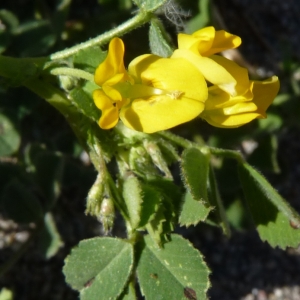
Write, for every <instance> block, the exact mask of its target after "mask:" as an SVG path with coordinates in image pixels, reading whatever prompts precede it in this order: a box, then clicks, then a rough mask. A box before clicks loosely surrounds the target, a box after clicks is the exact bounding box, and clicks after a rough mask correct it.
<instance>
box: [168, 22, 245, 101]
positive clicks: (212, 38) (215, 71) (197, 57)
mask: <svg viewBox="0 0 300 300" xmlns="http://www.w3.org/2000/svg"><path fill="white" fill-rule="evenodd" d="M240 44H241V39H240V38H239V37H238V36H235V35H232V34H230V33H228V32H226V31H224V30H219V31H215V29H214V28H213V27H206V28H203V29H201V30H198V31H196V32H194V33H193V34H192V35H187V34H179V35H178V49H177V50H175V51H174V53H173V55H172V57H181V58H185V59H186V60H188V61H189V62H191V63H192V64H194V65H195V66H196V67H197V68H198V69H199V71H200V72H201V73H202V74H203V76H204V77H205V79H206V80H207V81H209V82H210V83H212V84H213V85H217V86H218V87H219V88H220V89H222V90H223V91H225V92H227V93H229V94H230V95H231V96H236V95H238V94H244V93H246V92H247V90H248V87H249V78H248V71H247V69H245V68H242V67H240V66H238V65H237V64H236V63H234V62H232V61H230V60H228V59H226V58H225V57H221V56H217V55H213V54H215V53H218V52H221V51H224V50H226V49H232V48H236V47H238V46H239V45H240ZM208 56H209V57H208Z"/></svg>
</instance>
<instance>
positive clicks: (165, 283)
mask: <svg viewBox="0 0 300 300" xmlns="http://www.w3.org/2000/svg"><path fill="white" fill-rule="evenodd" d="M139 252H140V259H139V261H138V265H137V275H138V281H139V284H140V287H141V291H142V294H143V295H144V296H145V297H146V299H147V300H157V299H166V300H167V299H168V300H169V299H176V300H186V299H201V300H202V299H206V292H207V290H208V288H209V286H210V283H209V279H208V275H209V270H208V268H207V266H206V265H205V263H204V261H203V258H202V255H201V254H200V252H198V250H196V249H195V248H193V246H192V244H191V243H190V242H188V241H187V240H185V239H184V238H182V237H181V236H179V235H176V234H172V235H171V241H170V242H168V243H166V244H165V245H164V248H163V249H160V248H158V247H157V246H156V244H155V243H154V242H153V241H152V239H151V238H150V237H149V236H145V237H144V244H142V243H140V248H139ZM190 294H192V295H194V298H188V297H187V295H190Z"/></svg>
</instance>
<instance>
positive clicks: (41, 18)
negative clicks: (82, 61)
mask: <svg viewBox="0 0 300 300" xmlns="http://www.w3.org/2000/svg"><path fill="white" fill-rule="evenodd" d="M135 11H136V7H135V6H133V5H132V2H131V1H130V0H98V1H97V0H90V1H84V0H56V1H54V0H48V1H47V0H1V2H0V54H3V55H7V56H13V57H37V56H47V55H49V54H51V53H53V52H55V51H58V50H61V49H64V48H66V47H69V46H72V45H74V44H76V43H79V42H83V41H86V40H87V39H89V38H91V37H95V36H97V35H99V34H101V33H103V32H105V31H106V30H109V29H111V28H113V27H115V26H117V25H119V24H121V23H122V22H124V21H126V20H127V19H129V18H131V17H132V16H133V15H134V13H135ZM157 14H158V15H159V18H160V20H161V21H162V22H163V23H164V25H165V28H166V30H167V32H168V33H169V34H170V37H171V40H172V41H173V43H174V46H176V34H177V33H178V32H183V31H185V32H188V33H191V32H193V31H196V30H197V29H200V28H202V27H204V26H207V25H213V26H215V27H216V28H217V29H225V30H227V31H229V32H230V33H233V34H236V35H239V36H240V37H241V38H242V41H243V42H242V46H241V47H239V48H238V49H235V50H230V51H226V52H225V53H224V54H223V55H225V56H226V57H228V58H230V59H232V60H235V61H236V62H237V63H239V64H240V65H242V66H244V67H247V68H248V69H249V74H250V76H251V78H253V79H260V80H261V79H265V78H268V77H270V76H272V75H273V74H276V75H278V76H279V78H280V82H281V91H280V94H279V95H278V97H277V98H276V99H275V101H274V104H273V105H272V106H271V107H270V108H269V110H268V118H267V119H264V120H256V121H253V122H251V123H250V124H248V125H246V126H243V127H241V128H237V129H218V128H213V127H212V126H210V125H208V124H207V123H205V122H204V121H201V120H199V119H198V120H194V121H193V122H190V123H189V124H184V125H181V126H178V127H176V128H174V130H173V131H174V132H175V133H177V134H179V135H181V136H184V137H186V138H189V139H192V140H194V141H197V142H199V143H203V144H204V143H207V144H208V145H210V146H214V147H221V148H228V149H235V150H240V151H241V152H242V153H243V154H244V155H245V157H247V160H248V161H249V163H251V164H252V165H254V166H255V167H257V168H258V169H259V170H260V171H261V172H262V173H263V174H264V175H265V176H266V177H267V178H268V179H269V180H270V182H271V183H272V184H273V185H274V186H275V188H276V189H277V190H278V192H279V193H280V194H281V195H283V197H285V198H286V199H287V200H288V201H289V202H290V203H291V205H292V206H293V207H295V208H296V210H297V211H298V212H300V99H299V97H300V62H299V57H300V51H299V49H300V33H299V28H300V2H299V1H296V0H286V1H279V0H199V1H197V0H177V1H175V0H174V1H168V2H167V5H166V6H165V7H164V9H160V10H159V11H158V12H157ZM148 29H149V28H148V25H144V26H142V27H140V28H138V29H136V30H134V31H132V32H131V33H129V34H127V35H125V36H124V37H123V39H124V41H125V45H126V53H125V55H126V56H125V65H127V64H128V62H129V61H130V60H131V59H132V58H134V57H135V56H137V55H140V54H144V53H149V51H150V50H149V41H148ZM104 50H105V49H104ZM21 71H23V72H26V70H21ZM214 165H215V167H217V168H218V170H217V176H218V177H219V178H220V179H221V180H219V182H220V190H221V195H222V198H223V199H224V202H225V205H226V210H227V214H228V216H229V220H230V224H231V226H232V229H233V230H232V231H233V234H232V236H231V237H230V238H226V237H224V236H223V235H222V233H221V231H220V230H219V229H217V228H214V227H211V226H208V225H206V224H200V225H198V226H196V227H193V228H189V229H184V228H178V229H177V231H178V232H179V233H181V234H183V235H184V236H185V237H187V238H188V239H190V240H191V241H192V242H193V244H194V245H195V247H197V248H198V249H199V250H200V251H201V252H202V253H203V254H204V256H205V259H206V262H207V264H208V265H209V267H210V268H211V269H212V271H213V272H212V275H211V283H212V288H211V289H210V291H209V297H210V299H212V300H235V299H243V300H251V299H253V300H254V299H256V300H264V299H278V300H279V299H280V300H283V299H288V300H298V299H300V272H299V270H300V252H299V249H287V251H282V250H279V249H272V248H271V247H270V246H269V245H268V244H266V243H263V242H262V241H261V240H260V239H259V238H258V235H257V233H256V232H255V230H254V229H253V225H252V223H251V220H249V218H248V215H247V211H246V209H245V208H244V205H243V199H242V197H241V190H240V186H239V182H238V180H237V174H236V170H235V169H236V168H235V163H234V161H230V160H229V161H224V162H223V161H221V160H216V161H215V163H214ZM95 176H96V172H95V171H94V169H93V167H92V165H91V163H90V161H89V158H88V157H87V155H86V153H85V152H84V151H83V149H82V148H81V146H80V145H79V144H78V142H77V140H76V138H75V136H74V134H73V132H72V131H71V129H70V128H69V126H68V124H67V123H66V121H65V120H64V118H63V117H62V116H61V115H60V114H59V113H58V112H57V111H55V110H54V109H53V108H52V107H50V106H49V105H48V104H47V103H46V102H45V101H44V100H43V99H40V98H39V97H37V96H36V95H34V94H33V93H31V92H30V91H28V90H27V89H25V88H23V87H20V86H18V82H12V81H9V80H7V79H4V78H1V77H0V275H1V274H2V276H1V277H0V287H3V288H6V289H9V290H12V291H13V293H14V298H13V299H18V300H19V299H21V300H29V299H32V300H33V299H43V300H44V299H45V300H46V299H49V300H50V299H51V300H53V299H64V300H69V299H70V300H71V299H72V300H73V299H77V298H78V294H77V292H75V291H72V290H71V289H70V288H69V287H68V286H67V285H66V283H65V282H64V276H63V274H62V267H63V260H64V258H65V257H66V256H67V255H68V253H69V252H70V249H71V248H72V247H74V246H75V245H77V244H78V242H79V241H80V240H82V239H86V238H90V237H94V236H98V235H101V234H103V232H102V227H101V224H100V223H99V222H98V221H97V220H96V219H93V218H92V217H89V216H86V215H85V214H84V211H85V198H86V195H87V192H88V190H89V188H90V187H91V185H92V184H93V182H94V180H95ZM28 199H31V200H32V201H31V203H35V204H34V205H35V206H34V205H33V206H32V207H29V208H28V206H27V205H28ZM49 201H50V202H51V203H55V205H54V206H53V209H52V211H51V213H49V215H48V216H47V221H46V226H47V227H46V231H47V232H46V234H45V233H44V234H41V233H36V231H35V228H34V223H32V222H30V221H31V220H32V218H33V219H34V217H35V214H36V213H37V212H36V211H38V209H39V207H40V206H45V205H47V203H49ZM26 209H27V210H28V211H30V212H31V215H30V213H29V215H30V217H28V214H24V213H23V212H24V210H26ZM123 231H124V228H123V227H122V224H121V222H119V221H118V218H117V222H116V226H115V228H114V230H113V232H112V233H111V234H112V236H122V235H124V233H123ZM34 234H36V236H33V235H34ZM32 236H33V238H32ZM16 253H18V256H19V257H17V258H19V259H18V261H12V259H11V258H12V257H13V255H14V254H16ZM1 295H4V292H3V290H2V293H0V299H1V300H2V299H7V300H8V299H10V298H1ZM3 297H4V296H3Z"/></svg>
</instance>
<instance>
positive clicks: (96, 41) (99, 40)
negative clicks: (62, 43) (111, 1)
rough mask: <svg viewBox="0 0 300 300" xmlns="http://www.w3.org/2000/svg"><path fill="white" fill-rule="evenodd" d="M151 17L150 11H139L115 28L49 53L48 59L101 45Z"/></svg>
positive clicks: (58, 57) (64, 56)
mask: <svg viewBox="0 0 300 300" xmlns="http://www.w3.org/2000/svg"><path fill="white" fill-rule="evenodd" d="M151 17H152V13H151V12H146V11H140V12H139V13H138V14H137V15H135V16H134V17H133V18H131V19H129V20H128V21H126V22H124V23H123V24H121V25H119V26H118V27H116V28H113V29H111V30H109V31H107V32H105V33H103V34H101V35H99V36H97V37H95V38H93V39H90V40H88V41H86V42H83V43H81V44H78V45H76V46H73V47H71V48H68V49H65V50H62V51H58V52H56V53H53V54H51V55H50V59H51V60H56V59H63V58H66V57H69V56H71V55H73V54H75V53H77V52H78V51H80V50H83V49H86V48H89V47H92V46H95V45H98V46H101V45H103V44H106V43H108V42H109V41H110V40H111V39H112V38H114V37H116V36H122V35H124V34H125V33H127V32H129V31H131V30H132V29H134V28H136V27H138V26H141V25H143V24H145V23H147V22H148V21H149V20H150V19H151Z"/></svg>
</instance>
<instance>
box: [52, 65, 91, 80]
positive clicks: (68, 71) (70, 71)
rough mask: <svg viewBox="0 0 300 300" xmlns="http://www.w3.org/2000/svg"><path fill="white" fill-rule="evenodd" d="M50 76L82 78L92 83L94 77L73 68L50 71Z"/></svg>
mask: <svg viewBox="0 0 300 300" xmlns="http://www.w3.org/2000/svg"><path fill="white" fill-rule="evenodd" d="M50 74H52V75H66V76H74V77H77V78H82V79H85V80H88V81H94V75H93V74H91V73H88V72H86V71H83V70H80V69H75V68H67V67H60V68H55V69H52V70H50Z"/></svg>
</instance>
